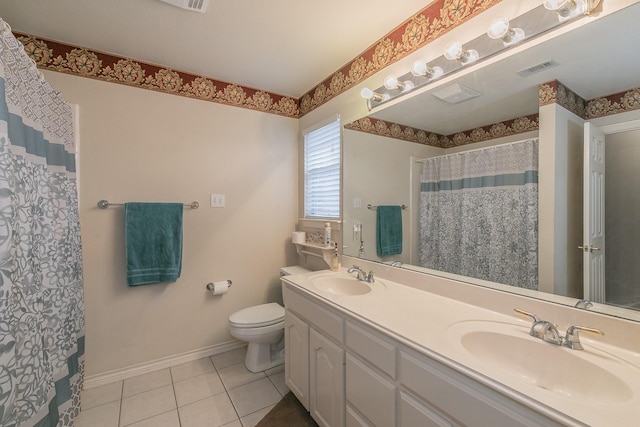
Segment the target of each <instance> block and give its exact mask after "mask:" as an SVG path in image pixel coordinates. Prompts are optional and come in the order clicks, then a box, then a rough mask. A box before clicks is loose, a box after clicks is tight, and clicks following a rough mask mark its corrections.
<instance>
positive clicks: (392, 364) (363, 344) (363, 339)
mask: <svg viewBox="0 0 640 427" xmlns="http://www.w3.org/2000/svg"><path fill="white" fill-rule="evenodd" d="M374 333H375V332H373V331H371V330H370V329H369V328H366V329H365V328H364V327H362V326H359V325H355V324H354V323H352V322H347V324H346V327H345V343H346V345H347V348H348V349H349V350H353V352H354V353H356V354H357V355H358V356H360V357H361V358H363V359H365V360H366V361H367V362H369V363H371V364H372V365H373V366H375V367H376V368H378V369H380V370H381V371H382V372H384V373H385V374H387V375H389V376H390V377H391V378H393V379H394V380H395V379H396V347H395V346H394V345H393V344H390V343H388V342H386V341H384V340H382V339H381V338H378V337H377V336H375V335H374Z"/></svg>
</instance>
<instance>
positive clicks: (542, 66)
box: [518, 59, 558, 77]
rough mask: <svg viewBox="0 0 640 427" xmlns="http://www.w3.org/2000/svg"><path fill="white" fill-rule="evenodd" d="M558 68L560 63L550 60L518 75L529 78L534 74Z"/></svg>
mask: <svg viewBox="0 0 640 427" xmlns="http://www.w3.org/2000/svg"><path fill="white" fill-rule="evenodd" d="M557 66H558V63H557V62H556V61H554V60H553V59H550V60H548V61H544V62H541V63H540V64H537V65H534V66H533V67H529V68H525V69H524V70H521V71H518V74H520V77H529V76H530V75H532V74H535V73H539V72H541V71H544V70H547V69H549V68H553V67H557Z"/></svg>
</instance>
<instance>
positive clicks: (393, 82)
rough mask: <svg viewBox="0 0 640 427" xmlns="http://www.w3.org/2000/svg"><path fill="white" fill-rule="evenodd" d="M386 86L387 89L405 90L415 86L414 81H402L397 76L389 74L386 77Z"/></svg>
mask: <svg viewBox="0 0 640 427" xmlns="http://www.w3.org/2000/svg"><path fill="white" fill-rule="evenodd" d="M384 87H385V88H386V89H387V90H394V89H400V90H402V91H403V92H406V91H408V90H411V89H413V88H414V87H415V86H414V84H413V82H412V81H409V80H407V81H404V82H401V81H399V80H398V78H397V77H396V76H387V77H385V79H384Z"/></svg>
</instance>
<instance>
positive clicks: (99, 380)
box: [83, 340, 247, 390]
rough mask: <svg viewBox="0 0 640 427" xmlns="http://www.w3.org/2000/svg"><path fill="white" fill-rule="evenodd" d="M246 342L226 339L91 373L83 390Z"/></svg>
mask: <svg viewBox="0 0 640 427" xmlns="http://www.w3.org/2000/svg"><path fill="white" fill-rule="evenodd" d="M246 345H247V343H246V342H244V341H240V340H233V341H227V342H225V343H222V344H216V345H212V346H210V347H204V348H201V349H198V350H193V351H188V352H186V353H180V354H176V355H173V356H168V357H163V358H160V359H156V360H152V361H149V362H144V363H140V364H137V365H133V366H129V367H126V368H121V369H115V370H113V371H109V372H105V373H104V374H97V375H91V376H89V377H85V378H84V387H83V388H84V390H87V389H90V388H93V387H98V386H101V385H105V384H109V383H112V382H116V381H122V380H124V379H127V378H131V377H135V376H136V375H141V374H146V373H148V372H153V371H157V370H159V369H166V368H170V367H172V366H176V365H180V364H182V363H186V362H191V361H194V360H198V359H202V358H203V357H209V356H213V355H216V354H220V353H224V352H227V351H231V350H235V349H237V348H241V347H244V346H246Z"/></svg>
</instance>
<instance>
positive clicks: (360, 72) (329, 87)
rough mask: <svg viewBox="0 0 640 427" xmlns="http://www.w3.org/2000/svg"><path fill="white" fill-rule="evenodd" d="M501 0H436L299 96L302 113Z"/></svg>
mask: <svg viewBox="0 0 640 427" xmlns="http://www.w3.org/2000/svg"><path fill="white" fill-rule="evenodd" d="M500 1H501V0H437V1H434V2H432V3H431V4H430V5H428V6H427V7H425V8H424V9H422V10H421V11H420V12H418V13H417V14H415V15H414V16H413V17H411V18H410V19H408V20H407V21H405V22H403V23H402V24H401V25H400V26H398V27H396V29H394V30H393V31H391V32H390V33H389V34H387V35H386V36H385V37H383V38H382V39H380V40H379V41H378V42H376V43H375V44H374V45H372V46H371V47H369V48H368V49H367V50H365V51H364V52H363V53H362V54H361V55H359V56H358V57H357V58H355V59H353V60H351V61H350V62H349V63H347V64H346V65H345V66H343V67H342V68H341V69H339V70H338V71H336V72H335V73H334V74H333V75H331V76H329V77H327V78H326V79H325V80H324V81H323V82H321V83H320V84H319V85H317V86H316V87H314V88H313V89H311V90H310V91H309V92H307V93H306V94H304V95H303V96H302V98H300V113H301V115H305V114H307V113H309V112H310V111H312V110H314V109H315V108H317V107H319V106H320V105H322V104H324V103H325V102H327V101H329V100H330V99H332V98H334V97H335V96H337V95H339V94H341V93H342V92H344V91H346V90H347V89H350V88H352V87H353V86H355V85H356V84H358V83H360V82H361V81H363V80H365V79H366V78H367V77H370V76H372V75H373V74H375V73H377V72H378V71H380V70H382V69H383V68H385V67H387V66H388V65H390V64H392V63H394V62H397V61H399V60H400V59H402V58H404V57H406V56H407V55H409V54H410V53H412V52H415V51H416V50H418V49H420V48H421V47H423V46H425V45H427V44H428V43H430V42H432V41H434V40H435V39H437V38H438V37H440V36H442V35H444V34H446V33H447V32H449V31H450V30H452V29H453V28H456V27H457V26H459V25H461V24H463V23H465V22H466V21H468V20H469V19H471V18H473V17H475V16H476V15H478V14H480V13H481V12H484V11H485V10H488V9H489V8H491V7H492V6H495V5H496V4H498V3H500Z"/></svg>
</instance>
